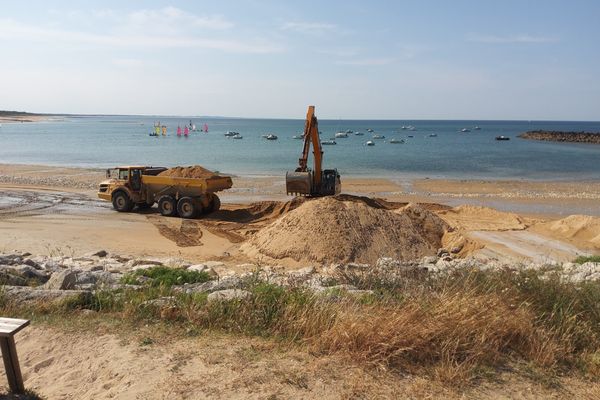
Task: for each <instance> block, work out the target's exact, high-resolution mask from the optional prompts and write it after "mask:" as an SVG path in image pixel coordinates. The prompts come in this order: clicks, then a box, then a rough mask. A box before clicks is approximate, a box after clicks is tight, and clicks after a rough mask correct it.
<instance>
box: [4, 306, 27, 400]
mask: <svg viewBox="0 0 600 400" xmlns="http://www.w3.org/2000/svg"><path fill="white" fill-rule="evenodd" d="M27 325H29V321H28V320H25V319H15V318H0V348H1V349H2V360H3V361H4V369H5V370H6V378H7V379H8V386H9V387H10V391H11V392H12V393H17V394H20V393H24V392H25V385H24V384H23V376H22V375H21V367H20V365H19V357H18V356H17V346H16V344H15V337H14V336H15V334H16V333H17V332H18V331H20V330H21V329H23V328H25V327H26V326H27Z"/></svg>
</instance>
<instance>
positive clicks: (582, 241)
mask: <svg viewBox="0 0 600 400" xmlns="http://www.w3.org/2000/svg"><path fill="white" fill-rule="evenodd" d="M534 230H535V231H537V232H540V233H544V234H547V235H549V236H551V237H555V238H559V239H567V240H570V241H572V242H574V243H577V245H578V246H581V247H589V248H600V218H599V217H591V216H589V215H571V216H568V217H566V218H563V219H559V220H557V221H550V222H544V223H540V224H537V225H536V226H535V229H534Z"/></svg>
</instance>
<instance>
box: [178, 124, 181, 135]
mask: <svg viewBox="0 0 600 400" xmlns="http://www.w3.org/2000/svg"><path fill="white" fill-rule="evenodd" d="M177 136H181V127H180V126H177Z"/></svg>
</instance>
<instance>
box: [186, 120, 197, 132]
mask: <svg viewBox="0 0 600 400" xmlns="http://www.w3.org/2000/svg"><path fill="white" fill-rule="evenodd" d="M188 126H189V128H190V131H192V132H196V130H197V129H196V124H194V123H193V122H192V120H191V119H190V123H189V125H188Z"/></svg>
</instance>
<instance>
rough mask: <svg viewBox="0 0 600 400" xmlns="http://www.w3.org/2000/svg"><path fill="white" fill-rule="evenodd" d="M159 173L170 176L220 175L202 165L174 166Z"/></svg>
mask: <svg viewBox="0 0 600 400" xmlns="http://www.w3.org/2000/svg"><path fill="white" fill-rule="evenodd" d="M158 175H159V176H169V177H172V178H212V177H216V176H218V175H217V174H215V173H214V172H212V171H210V170H208V169H206V168H204V167H202V166H200V165H192V166H190V167H173V168H169V169H168V170H166V171H163V172H161V173H160V174H158Z"/></svg>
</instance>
